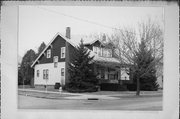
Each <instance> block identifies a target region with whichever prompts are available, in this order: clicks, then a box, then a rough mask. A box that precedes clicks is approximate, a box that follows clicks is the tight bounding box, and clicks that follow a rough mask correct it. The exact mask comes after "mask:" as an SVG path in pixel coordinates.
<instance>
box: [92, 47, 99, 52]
mask: <svg viewBox="0 0 180 119" xmlns="http://www.w3.org/2000/svg"><path fill="white" fill-rule="evenodd" d="M93 51H94V53H96V54H97V53H98V47H95V46H94V47H93Z"/></svg>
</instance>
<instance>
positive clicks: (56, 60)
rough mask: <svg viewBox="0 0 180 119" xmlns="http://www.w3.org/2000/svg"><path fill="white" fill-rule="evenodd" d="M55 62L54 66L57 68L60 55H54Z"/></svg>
mask: <svg viewBox="0 0 180 119" xmlns="http://www.w3.org/2000/svg"><path fill="white" fill-rule="evenodd" d="M53 62H54V68H56V67H57V66H58V56H54V58H53Z"/></svg>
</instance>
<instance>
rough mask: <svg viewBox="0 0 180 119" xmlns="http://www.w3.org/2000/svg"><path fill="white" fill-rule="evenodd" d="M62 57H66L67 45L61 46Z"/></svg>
mask: <svg viewBox="0 0 180 119" xmlns="http://www.w3.org/2000/svg"><path fill="white" fill-rule="evenodd" d="M61 58H65V47H61Z"/></svg>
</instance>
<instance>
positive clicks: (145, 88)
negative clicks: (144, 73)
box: [141, 84, 158, 91]
mask: <svg viewBox="0 0 180 119" xmlns="http://www.w3.org/2000/svg"><path fill="white" fill-rule="evenodd" d="M141 90H143V91H157V90H158V87H155V86H154V85H151V84H144V85H142V86H141Z"/></svg>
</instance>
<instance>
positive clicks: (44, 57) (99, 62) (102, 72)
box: [31, 27, 132, 86]
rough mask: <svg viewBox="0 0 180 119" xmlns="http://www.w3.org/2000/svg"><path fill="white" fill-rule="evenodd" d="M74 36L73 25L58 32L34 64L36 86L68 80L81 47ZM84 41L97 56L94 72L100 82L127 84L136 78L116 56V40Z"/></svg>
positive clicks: (63, 82)
mask: <svg viewBox="0 0 180 119" xmlns="http://www.w3.org/2000/svg"><path fill="white" fill-rule="evenodd" d="M72 40H73V39H71V35H70V27H67V29H66V36H63V35H62V34H60V33H57V34H56V35H55V36H54V38H53V39H52V40H51V41H50V43H49V44H48V45H47V46H46V48H45V49H44V50H43V51H42V53H41V54H40V55H39V56H38V57H37V59H36V60H35V61H34V63H33V64H32V65H31V67H33V68H34V84H35V86H36V85H51V86H54V85H55V83H61V85H65V84H66V83H68V81H69V72H68V67H69V63H71V62H72V61H73V54H74V51H75V50H76V47H77V45H76V44H75V43H73V42H72ZM84 45H85V47H86V48H88V50H89V51H90V56H94V59H93V63H94V72H95V73H96V74H97V76H98V78H99V80H100V82H106V83H121V84H123V82H125V83H128V82H131V81H132V80H130V78H129V75H128V74H127V73H126V71H125V68H124V67H123V66H121V63H120V61H119V60H118V59H117V58H116V54H115V53H114V49H113V45H112V44H110V43H102V42H100V41H99V40H94V41H92V42H90V43H85V44H84Z"/></svg>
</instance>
